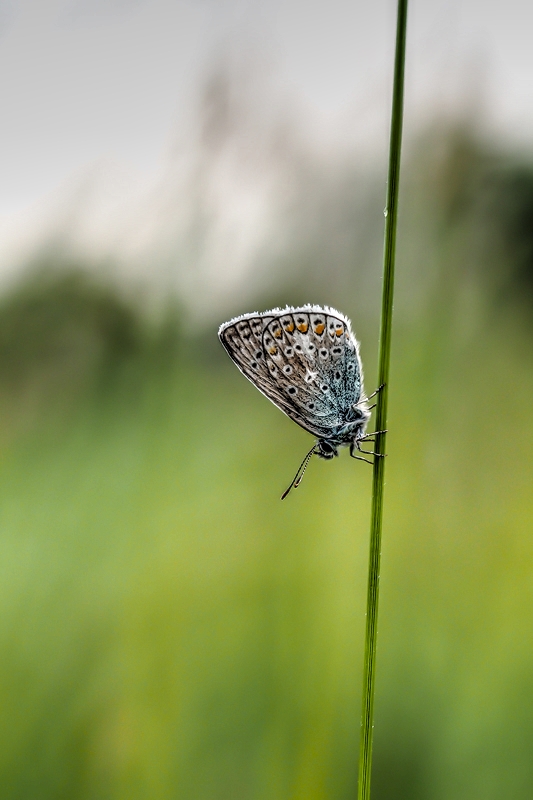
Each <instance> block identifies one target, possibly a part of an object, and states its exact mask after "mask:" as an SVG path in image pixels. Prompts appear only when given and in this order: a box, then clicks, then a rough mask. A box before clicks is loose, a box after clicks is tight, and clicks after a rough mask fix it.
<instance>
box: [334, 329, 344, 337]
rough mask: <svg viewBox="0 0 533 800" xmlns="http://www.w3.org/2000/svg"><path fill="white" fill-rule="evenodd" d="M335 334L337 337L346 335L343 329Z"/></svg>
mask: <svg viewBox="0 0 533 800" xmlns="http://www.w3.org/2000/svg"><path fill="white" fill-rule="evenodd" d="M335 333H336V334H337V336H342V334H343V333H344V331H343V329H342V328H339V330H338V331H335Z"/></svg>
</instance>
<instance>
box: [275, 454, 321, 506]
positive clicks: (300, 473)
mask: <svg viewBox="0 0 533 800" xmlns="http://www.w3.org/2000/svg"><path fill="white" fill-rule="evenodd" d="M315 452H316V444H314V445H313V446H312V448H311V449H310V451H309V452H308V453H307V455H306V457H305V458H304V460H303V461H302V463H301V464H300V466H299V467H298V469H297V471H296V475H295V476H294V478H293V479H292V481H291V484H290V486H289V488H288V489H285V491H284V492H283V494H282V495H281V499H282V500H285V498H286V497H287V495H288V494H289V492H290V490H291V489H297V488H298V486H299V485H300V484H301V482H302V478H303V476H304V473H305V470H306V469H307V465H308V464H309V462H310V461H311V457H312V456H313V455H314V453H315Z"/></svg>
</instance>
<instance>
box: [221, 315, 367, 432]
mask: <svg viewBox="0 0 533 800" xmlns="http://www.w3.org/2000/svg"><path fill="white" fill-rule="evenodd" d="M219 337H220V340H221V342H222V344H223V345H224V347H225V349H226V350H227V352H228V354H229V356H230V357H231V358H232V360H233V361H234V362H235V364H236V365H237V366H238V368H239V369H240V370H241V372H242V373H243V374H244V375H245V376H246V377H247V378H248V379H249V380H250V381H251V382H252V383H253V384H254V385H255V386H256V387H257V388H258V389H259V390H260V391H261V392H262V393H263V394H264V395H266V397H268V398H269V400H271V401H272V402H273V403H274V404H275V405H276V406H278V408H280V409H281V410H282V411H284V412H285V413H286V414H287V415H288V416H289V417H290V418H291V419H292V420H294V422H296V423H298V425H300V426H301V427H302V428H304V429H305V430H306V431H308V432H309V433H312V434H313V435H315V436H318V437H321V438H327V437H328V436H332V435H334V432H335V430H336V429H338V428H339V427H341V426H342V425H343V424H345V423H346V422H347V421H348V419H349V412H350V409H351V408H352V406H353V404H354V403H357V402H358V401H359V399H360V397H361V392H362V370H361V361H360V358H359V349H358V344H357V341H356V339H355V337H354V336H353V333H352V332H351V328H350V322H349V320H348V319H347V318H346V317H344V316H343V315H342V314H340V312H338V311H335V310H334V309H330V308H321V307H320V306H303V307H302V308H287V309H284V310H280V309H274V310H273V311H268V312H265V313H264V314H245V315H243V316H242V317H237V318H236V319H233V320H231V321H230V322H227V323H225V324H224V325H222V326H221V327H220V330H219Z"/></svg>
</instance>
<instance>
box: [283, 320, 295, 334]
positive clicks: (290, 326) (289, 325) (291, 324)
mask: <svg viewBox="0 0 533 800" xmlns="http://www.w3.org/2000/svg"><path fill="white" fill-rule="evenodd" d="M285 330H286V331H289V333H292V332H293V330H294V322H286V323H285Z"/></svg>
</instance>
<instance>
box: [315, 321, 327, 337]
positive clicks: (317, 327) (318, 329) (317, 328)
mask: <svg viewBox="0 0 533 800" xmlns="http://www.w3.org/2000/svg"><path fill="white" fill-rule="evenodd" d="M325 327H326V326H325V325H324V323H323V322H319V323H317V324H316V325H315V333H318V335H319V336H320V334H321V333H323V332H324V328H325Z"/></svg>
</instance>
